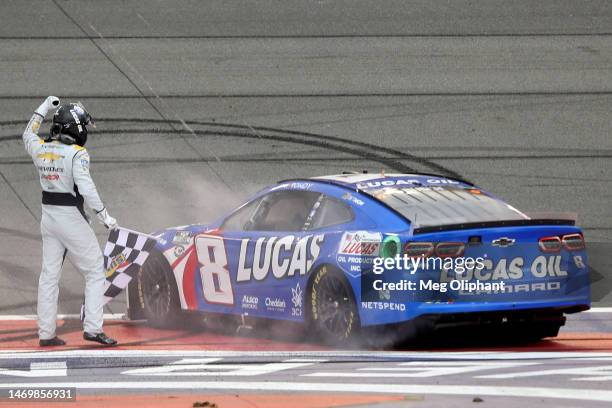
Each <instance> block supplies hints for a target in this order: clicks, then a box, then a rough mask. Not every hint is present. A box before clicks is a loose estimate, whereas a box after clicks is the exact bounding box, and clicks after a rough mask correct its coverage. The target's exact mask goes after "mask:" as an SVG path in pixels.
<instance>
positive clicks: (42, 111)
mask: <svg viewBox="0 0 612 408" xmlns="http://www.w3.org/2000/svg"><path fill="white" fill-rule="evenodd" d="M59 104H60V100H59V98H58V97H57V96H49V97H47V99H45V101H44V102H43V103H42V104H41V105H40V106H39V107H38V108H36V110H35V111H34V112H35V113H37V114H39V115H40V116H42V117H43V118H44V117H45V116H47V113H48V112H49V111H50V110H51V109H55V108H57V107H58V106H59Z"/></svg>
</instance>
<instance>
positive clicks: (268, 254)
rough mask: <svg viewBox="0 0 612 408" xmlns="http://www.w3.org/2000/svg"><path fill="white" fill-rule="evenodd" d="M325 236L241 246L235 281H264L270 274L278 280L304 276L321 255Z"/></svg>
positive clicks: (246, 242)
mask: <svg viewBox="0 0 612 408" xmlns="http://www.w3.org/2000/svg"><path fill="white" fill-rule="evenodd" d="M323 239H324V235H323V234H319V235H307V236H305V237H302V238H297V237H295V236H293V235H286V236H284V237H262V238H258V239H257V240H249V239H243V240H242V241H241V243H240V259H239V261H238V275H237V279H236V280H237V281H238V282H247V281H250V280H252V279H255V280H258V281H260V280H263V279H265V278H266V277H268V275H269V274H270V272H271V273H272V276H274V277H275V278H277V279H281V278H285V277H292V276H296V275H299V276H301V275H305V274H306V273H307V272H308V271H309V270H310V268H311V267H312V265H313V263H314V262H315V261H316V259H317V257H318V256H319V253H320V252H321V244H322V243H323Z"/></svg>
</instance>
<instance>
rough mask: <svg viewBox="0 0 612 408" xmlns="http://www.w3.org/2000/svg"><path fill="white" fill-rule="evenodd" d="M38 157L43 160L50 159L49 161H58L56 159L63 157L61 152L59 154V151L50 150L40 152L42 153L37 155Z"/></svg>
mask: <svg viewBox="0 0 612 408" xmlns="http://www.w3.org/2000/svg"><path fill="white" fill-rule="evenodd" d="M36 157H38V158H39V159H41V160H44V161H48V162H52V161H56V160H59V159H61V158H62V156H60V155H59V154H57V153H50V152H47V153H40V154H38V155H36Z"/></svg>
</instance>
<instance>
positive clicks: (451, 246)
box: [436, 242, 465, 258]
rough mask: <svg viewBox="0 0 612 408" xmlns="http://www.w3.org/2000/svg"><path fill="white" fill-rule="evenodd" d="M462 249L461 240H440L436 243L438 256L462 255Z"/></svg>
mask: <svg viewBox="0 0 612 408" xmlns="http://www.w3.org/2000/svg"><path fill="white" fill-rule="evenodd" d="M464 250H465V245H464V244H463V243H462V242H440V243H439V244H437V245H436V255H437V256H438V257H440V258H456V257H458V256H461V255H463V251H464Z"/></svg>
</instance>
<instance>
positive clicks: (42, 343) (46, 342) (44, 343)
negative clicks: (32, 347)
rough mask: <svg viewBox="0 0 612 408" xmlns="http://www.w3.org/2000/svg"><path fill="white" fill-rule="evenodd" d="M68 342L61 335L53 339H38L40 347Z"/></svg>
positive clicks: (61, 344)
mask: <svg viewBox="0 0 612 408" xmlns="http://www.w3.org/2000/svg"><path fill="white" fill-rule="evenodd" d="M65 344H66V342H65V341H64V340H62V339H60V338H59V337H57V336H55V337H54V338H52V339H40V340H39V341H38V345H39V346H40V347H49V346H64V345H65Z"/></svg>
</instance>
